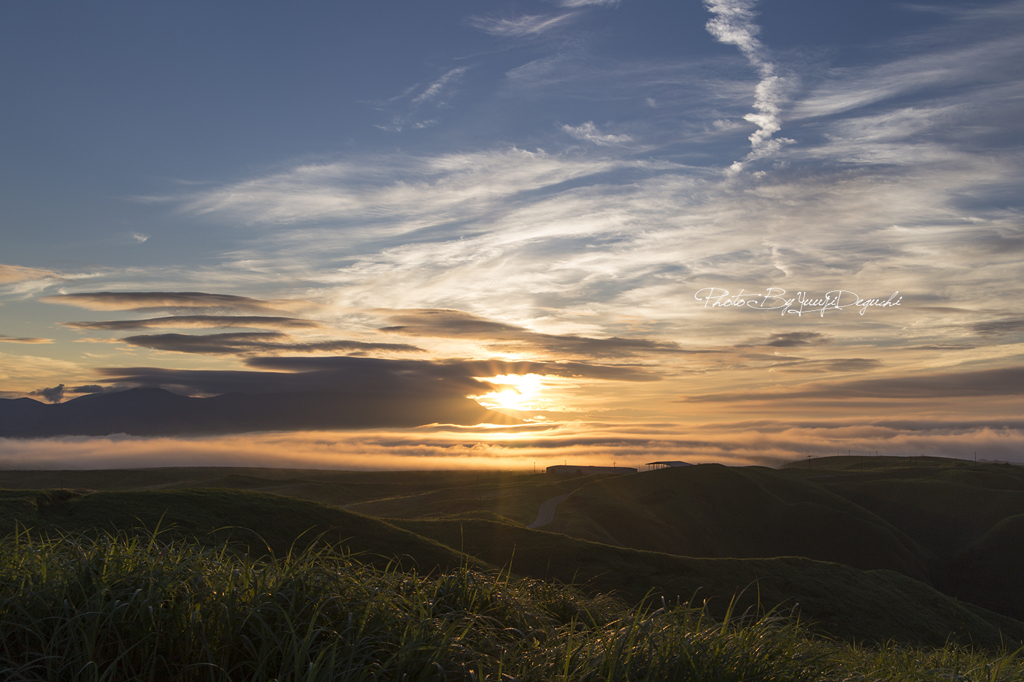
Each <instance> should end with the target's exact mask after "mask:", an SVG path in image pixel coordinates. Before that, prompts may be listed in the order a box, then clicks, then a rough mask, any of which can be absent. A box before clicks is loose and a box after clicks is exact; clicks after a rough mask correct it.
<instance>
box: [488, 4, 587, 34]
mask: <svg viewBox="0 0 1024 682" xmlns="http://www.w3.org/2000/svg"><path fill="white" fill-rule="evenodd" d="M588 4H590V3H588ZM575 15H576V13H575V12H567V13H565V14H559V15H556V16H546V15H541V14H524V15H523V16H519V17H515V18H513V19H498V18H495V17H471V18H470V19H469V23H470V25H472V26H473V27H475V28H478V29H480V30H481V31H484V32H485V33H490V34H491V35H496V36H504V37H509V38H524V37H528V36H536V35H540V34H541V33H545V32H547V31H550V30H551V29H553V28H556V27H558V26H561V25H562V24H564V23H565V22H567V21H568V20H569V19H571V18H573V17H574V16H575Z"/></svg>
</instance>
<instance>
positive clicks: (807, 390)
mask: <svg viewBox="0 0 1024 682" xmlns="http://www.w3.org/2000/svg"><path fill="white" fill-rule="evenodd" d="M1018 395H1020V396H1024V367H1005V368H1000V369H988V370H978V371H973V372H932V373H924V374H916V375H904V376H899V377H884V378H878V379H858V380H854V381H839V382H825V383H816V384H804V385H800V386H795V387H792V388H787V389H781V390H769V391H749V392H743V393H718V394H706V395H697V396H691V397H688V398H684V399H683V400H682V401H681V402H745V401H755V400H756V401H764V400H768V401H781V400H797V399H814V400H848V401H852V400H856V399H862V398H880V399H885V400H892V401H896V400H914V399H928V400H936V399H941V398H978V397H986V396H1018Z"/></svg>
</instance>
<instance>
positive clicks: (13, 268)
mask: <svg viewBox="0 0 1024 682" xmlns="http://www.w3.org/2000/svg"><path fill="white" fill-rule="evenodd" d="M59 277H60V275H58V274H57V273H56V272H53V271H52V270H43V269H41V268H26V267H23V266H21V265H4V264H3V263H0V284H14V283H17V282H27V281H30V280H39V279H55V278H59Z"/></svg>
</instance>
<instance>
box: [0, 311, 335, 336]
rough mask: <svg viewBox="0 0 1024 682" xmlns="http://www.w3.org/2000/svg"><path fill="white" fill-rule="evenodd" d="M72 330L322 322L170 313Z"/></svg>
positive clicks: (266, 326)
mask: <svg viewBox="0 0 1024 682" xmlns="http://www.w3.org/2000/svg"><path fill="white" fill-rule="evenodd" d="M61 324H63V325H64V326H65V327H71V328H72V329H91V330H108V331H123V330H126V329H161V328H165V327H170V328H175V329H202V328H231V327H236V328H244V327H256V328H262V329H318V328H321V327H323V325H322V324H321V323H319V322H316V321H314V320H303V319H299V318H294V317H260V316H241V315H172V316H169V317H154V318H149V319H145V320H104V321H97V322H62V323H61ZM0 340H2V339H0Z"/></svg>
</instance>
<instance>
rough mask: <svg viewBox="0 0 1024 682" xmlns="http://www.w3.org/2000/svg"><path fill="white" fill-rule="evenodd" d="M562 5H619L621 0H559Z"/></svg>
mask: <svg viewBox="0 0 1024 682" xmlns="http://www.w3.org/2000/svg"><path fill="white" fill-rule="evenodd" d="M558 4H559V5H561V6H562V7H593V6H599V7H617V6H618V5H619V0H559V3H558Z"/></svg>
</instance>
